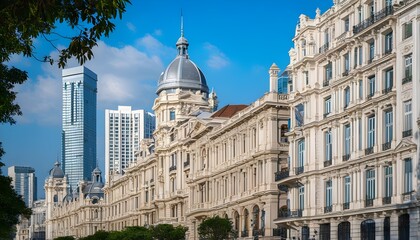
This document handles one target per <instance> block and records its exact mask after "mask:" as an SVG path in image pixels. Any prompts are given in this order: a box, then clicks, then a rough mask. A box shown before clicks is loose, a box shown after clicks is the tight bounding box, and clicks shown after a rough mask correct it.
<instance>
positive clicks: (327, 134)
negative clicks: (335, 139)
mask: <svg viewBox="0 0 420 240" xmlns="http://www.w3.org/2000/svg"><path fill="white" fill-rule="evenodd" d="M331 140H332V137H331V130H328V131H326V132H325V161H326V162H330V163H329V164H328V165H331V159H332V141H331ZM324 166H325V164H324Z"/></svg>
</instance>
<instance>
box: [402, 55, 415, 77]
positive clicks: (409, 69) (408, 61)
mask: <svg viewBox="0 0 420 240" xmlns="http://www.w3.org/2000/svg"><path fill="white" fill-rule="evenodd" d="M404 62H405V68H404V74H405V78H410V80H411V77H412V76H413V58H412V55H411V54H410V55H408V56H406V57H405V61H404Z"/></svg>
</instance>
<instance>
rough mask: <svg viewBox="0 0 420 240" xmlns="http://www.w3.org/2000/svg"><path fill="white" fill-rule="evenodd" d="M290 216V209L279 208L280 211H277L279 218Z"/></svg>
mask: <svg viewBox="0 0 420 240" xmlns="http://www.w3.org/2000/svg"><path fill="white" fill-rule="evenodd" d="M289 216H290V210H281V209H279V211H278V212H277V217H278V218H287V217H289Z"/></svg>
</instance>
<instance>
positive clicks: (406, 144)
mask: <svg viewBox="0 0 420 240" xmlns="http://www.w3.org/2000/svg"><path fill="white" fill-rule="evenodd" d="M409 148H414V149H416V148H417V145H416V144H415V143H414V142H413V141H411V140H410V139H408V138H403V139H402V140H401V141H400V142H399V143H398V144H397V146H396V147H395V149H394V151H395V152H398V151H400V150H402V149H409Z"/></svg>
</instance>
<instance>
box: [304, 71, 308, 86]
mask: <svg viewBox="0 0 420 240" xmlns="http://www.w3.org/2000/svg"><path fill="white" fill-rule="evenodd" d="M303 77H304V78H305V83H306V85H309V73H308V71H304V72H303Z"/></svg>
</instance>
